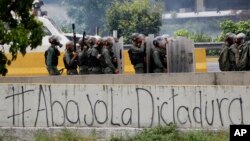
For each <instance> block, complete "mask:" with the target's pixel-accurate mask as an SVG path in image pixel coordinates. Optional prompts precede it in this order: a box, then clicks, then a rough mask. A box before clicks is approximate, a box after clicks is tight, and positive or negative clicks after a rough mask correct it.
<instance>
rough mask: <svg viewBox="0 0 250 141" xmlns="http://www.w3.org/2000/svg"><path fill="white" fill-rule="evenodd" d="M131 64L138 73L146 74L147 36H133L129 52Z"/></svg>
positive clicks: (135, 34) (134, 34)
mask: <svg viewBox="0 0 250 141" xmlns="http://www.w3.org/2000/svg"><path fill="white" fill-rule="evenodd" d="M128 53H129V57H130V60H131V63H132V64H133V66H134V69H135V72H136V73H144V72H145V67H146V66H145V56H146V53H145V36H144V35H143V34H139V33H133V34H132V47H131V48H130V49H129V50H128Z"/></svg>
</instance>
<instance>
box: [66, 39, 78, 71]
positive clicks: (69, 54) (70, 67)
mask: <svg viewBox="0 0 250 141" xmlns="http://www.w3.org/2000/svg"><path fill="white" fill-rule="evenodd" d="M77 57H78V54H77V53H76V52H75V51H74V43H73V42H72V41H70V42H68V43H66V51H65V54H64V57H63V62H64V66H65V68H66V69H67V75H77V74H78V72H77Z"/></svg>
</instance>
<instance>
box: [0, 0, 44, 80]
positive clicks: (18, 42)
mask: <svg viewBox="0 0 250 141" xmlns="http://www.w3.org/2000/svg"><path fill="white" fill-rule="evenodd" d="M32 2H33V0H0V7H1V8H0V49H1V50H0V74H1V75H3V76H4V75H6V73H7V72H8V70H7V65H10V64H11V61H13V60H15V59H16V58H17V54H18V53H19V52H20V53H21V54H22V55H25V53H26V48H27V47H28V46H30V47H31V49H34V48H36V47H37V46H38V45H40V44H41V43H42V36H43V30H42V23H40V22H38V21H37V20H36V19H35V17H34V16H33V15H32V14H31V9H32ZM4 46H9V50H8V51H9V52H10V53H11V55H12V58H11V59H8V58H7V57H6V54H5V51H4Z"/></svg>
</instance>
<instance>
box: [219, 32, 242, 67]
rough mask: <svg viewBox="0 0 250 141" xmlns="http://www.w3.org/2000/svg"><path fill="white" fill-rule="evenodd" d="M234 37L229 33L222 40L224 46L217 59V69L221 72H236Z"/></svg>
mask: <svg viewBox="0 0 250 141" xmlns="http://www.w3.org/2000/svg"><path fill="white" fill-rule="evenodd" d="M235 37H236V35H235V34H233V33H231V32H229V33H227V34H226V36H225V39H224V44H223V46H222V49H221V52H220V57H219V60H218V62H219V67H220V70H221V71H235V70H236V59H235V56H237V54H238V53H237V49H236V47H235V45H234V41H235Z"/></svg>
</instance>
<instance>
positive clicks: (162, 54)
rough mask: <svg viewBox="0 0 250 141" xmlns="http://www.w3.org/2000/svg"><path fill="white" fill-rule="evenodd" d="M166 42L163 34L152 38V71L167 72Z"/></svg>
mask: <svg viewBox="0 0 250 141" xmlns="http://www.w3.org/2000/svg"><path fill="white" fill-rule="evenodd" d="M166 44H167V39H166V38H164V37H163V36H158V37H156V38H155V39H154V40H153V45H154V48H153V49H152V53H151V55H152V56H151V58H152V61H151V67H152V70H153V73H163V72H167V62H166V60H167V59H166Z"/></svg>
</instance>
